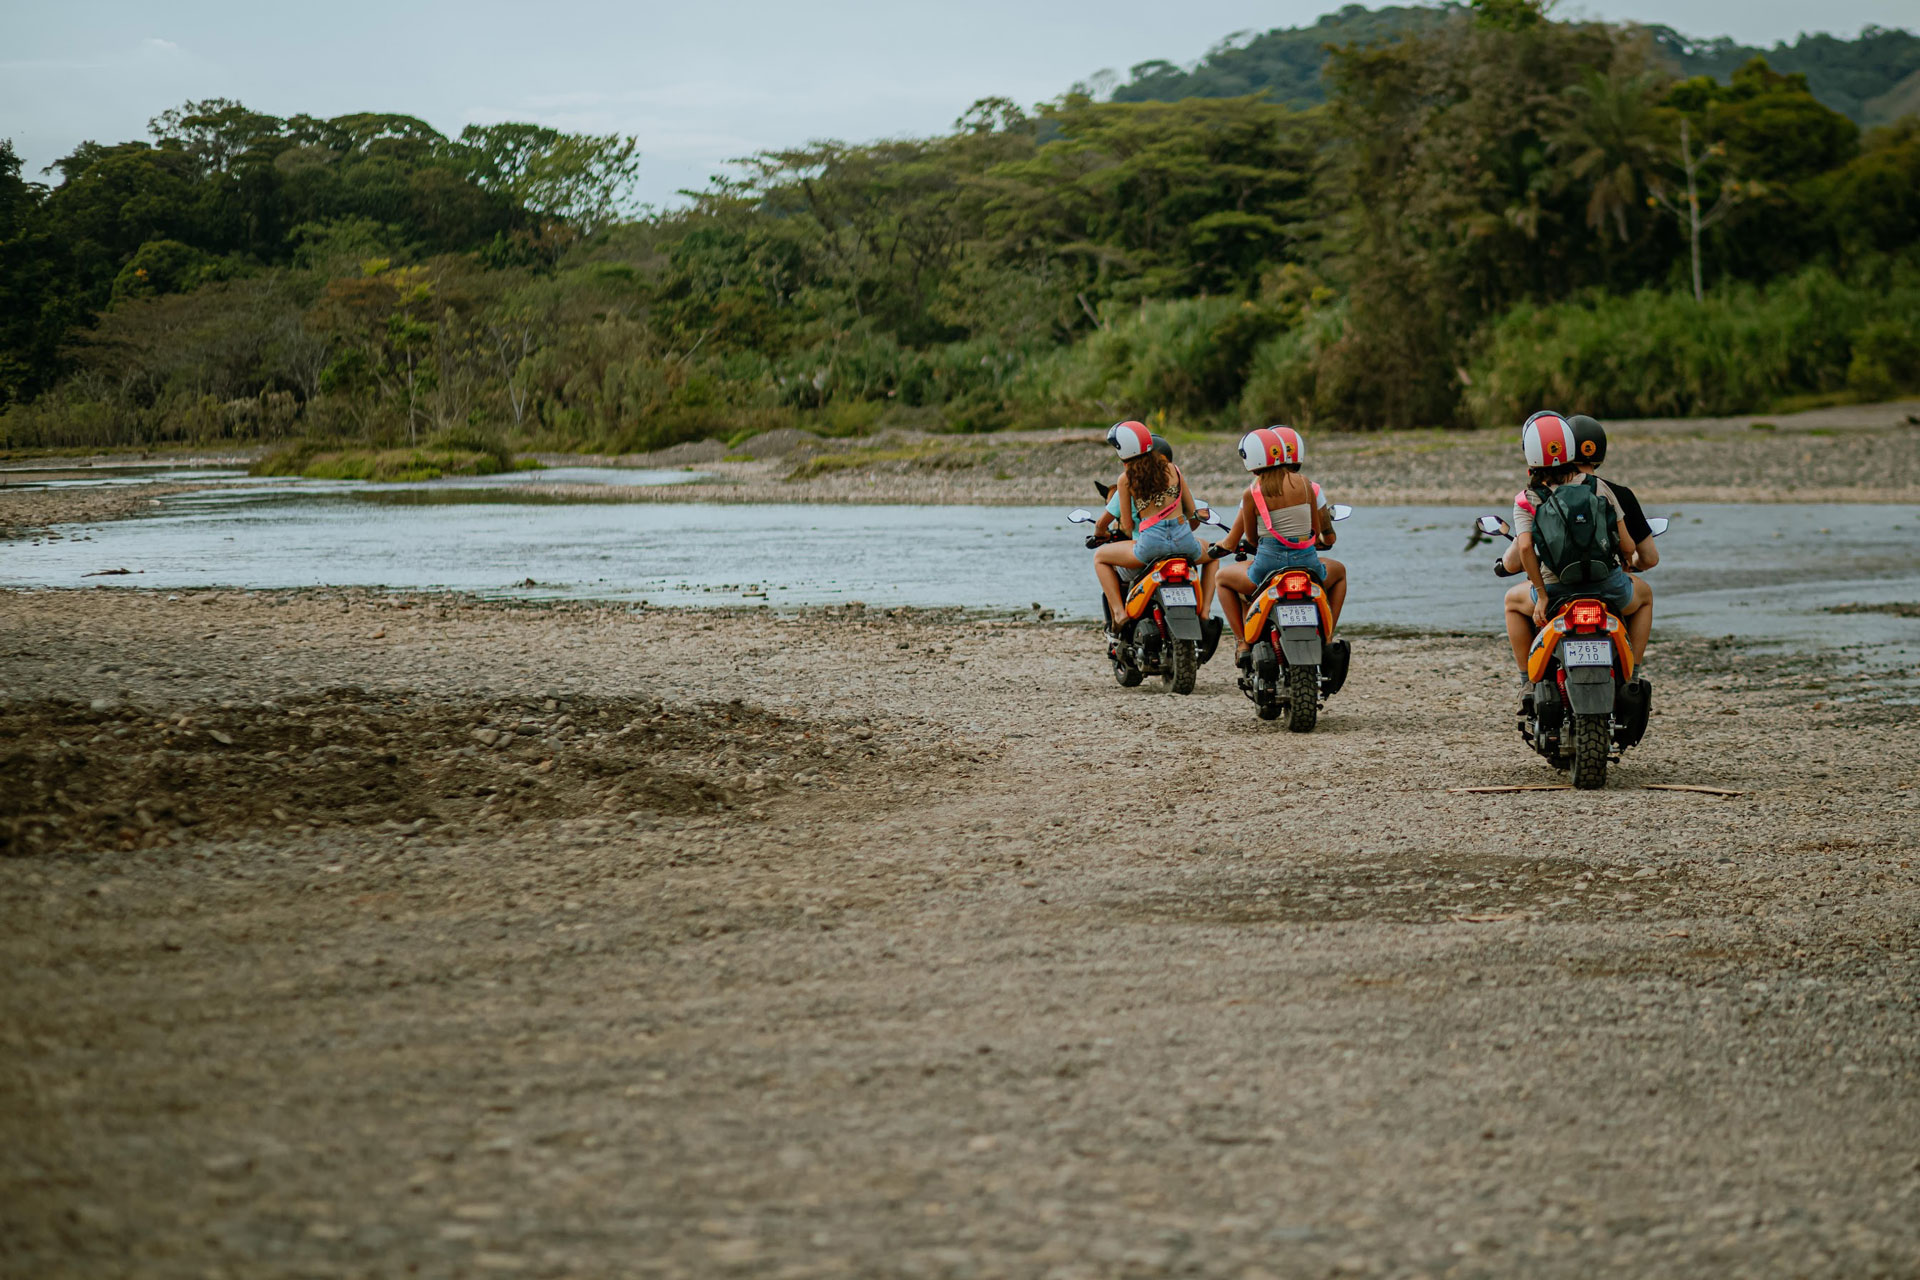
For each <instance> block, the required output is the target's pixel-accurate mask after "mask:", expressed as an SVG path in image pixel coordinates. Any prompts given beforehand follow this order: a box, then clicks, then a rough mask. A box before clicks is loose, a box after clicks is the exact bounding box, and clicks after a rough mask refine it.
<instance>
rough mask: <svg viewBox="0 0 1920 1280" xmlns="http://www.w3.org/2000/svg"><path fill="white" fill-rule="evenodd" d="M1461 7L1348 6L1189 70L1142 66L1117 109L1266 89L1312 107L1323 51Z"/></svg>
mask: <svg viewBox="0 0 1920 1280" xmlns="http://www.w3.org/2000/svg"><path fill="white" fill-rule="evenodd" d="M1458 12H1460V9H1459V7H1458V6H1454V5H1447V6H1443V7H1439V8H1429V7H1426V6H1421V7H1418V8H1415V7H1413V6H1410V5H1388V6H1386V7H1385V8H1381V9H1369V8H1367V7H1366V6H1365V5H1359V4H1350V5H1347V6H1346V7H1345V8H1343V9H1341V10H1340V11H1339V12H1338V13H1329V14H1325V15H1323V16H1322V17H1321V18H1320V19H1319V20H1318V21H1316V22H1315V23H1314V24H1313V25H1312V26H1308V27H1275V28H1274V29H1273V30H1271V31H1269V32H1267V33H1266V34H1264V35H1257V36H1256V35H1254V34H1253V33H1252V32H1249V31H1242V32H1238V33H1236V34H1234V35H1231V36H1228V37H1227V38H1226V39H1225V40H1223V41H1221V42H1220V43H1219V44H1217V45H1215V46H1214V47H1213V48H1212V49H1211V50H1209V51H1208V52H1207V56H1206V57H1204V58H1202V59H1200V61H1199V62H1197V63H1195V64H1194V65H1193V66H1192V67H1191V68H1182V67H1177V66H1175V65H1174V64H1173V63H1171V62H1164V61H1153V62H1142V63H1139V64H1137V65H1135V66H1134V67H1132V68H1131V69H1130V71H1129V74H1130V75H1131V76H1132V79H1130V80H1128V81H1127V82H1126V83H1125V84H1122V85H1120V86H1118V87H1117V88H1115V89H1114V91H1113V100H1114V101H1115V102H1171V101H1177V100H1178V99H1180V98H1237V97H1239V96H1240V95H1241V94H1246V93H1259V92H1260V91H1261V90H1263V89H1264V90H1265V91H1266V92H1267V93H1268V94H1270V95H1271V96H1272V97H1273V100H1274V101H1275V102H1281V103H1285V104H1286V105H1287V106H1290V107H1310V106H1313V105H1314V104H1315V103H1318V102H1325V101H1326V99H1327V91H1326V87H1325V86H1324V84H1323V83H1322V82H1321V79H1320V69H1321V68H1322V67H1324V66H1325V65H1326V62H1327V54H1326V46H1328V45H1330V44H1333V45H1341V44H1355V43H1359V44H1370V43H1373V42H1375V41H1382V40H1392V39H1394V38H1396V37H1398V36H1402V35H1406V34H1407V33H1408V32H1412V31H1422V30H1425V29H1427V28H1429V27H1435V26H1438V25H1440V24H1441V23H1443V22H1445V21H1447V19H1448V18H1450V17H1452V16H1453V15H1454V14H1456V13H1458Z"/></svg>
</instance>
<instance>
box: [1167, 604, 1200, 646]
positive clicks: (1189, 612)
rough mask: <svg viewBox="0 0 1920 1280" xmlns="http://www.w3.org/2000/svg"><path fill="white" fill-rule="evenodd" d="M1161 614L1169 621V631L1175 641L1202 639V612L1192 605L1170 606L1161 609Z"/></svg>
mask: <svg viewBox="0 0 1920 1280" xmlns="http://www.w3.org/2000/svg"><path fill="white" fill-rule="evenodd" d="M1160 612H1161V614H1162V615H1163V616H1164V617H1165V618H1166V620H1167V630H1168V631H1169V632H1170V633H1172V635H1173V638H1174V639H1175V640H1193V641H1198V640H1199V639H1200V611H1199V610H1198V609H1196V608H1194V607H1193V606H1192V605H1190V604H1169V605H1162V606H1161V607H1160Z"/></svg>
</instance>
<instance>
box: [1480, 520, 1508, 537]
mask: <svg viewBox="0 0 1920 1280" xmlns="http://www.w3.org/2000/svg"><path fill="white" fill-rule="evenodd" d="M1473 527H1474V528H1476V529H1478V530H1479V531H1480V532H1482V533H1485V534H1489V535H1491V534H1496V533H1497V534H1499V535H1500V536H1501V537H1503V538H1511V537H1512V536H1513V528H1512V526H1510V525H1509V524H1508V523H1507V522H1506V521H1505V520H1502V519H1501V518H1500V517H1499V516H1481V517H1480V518H1479V519H1478V520H1475V521H1474V522H1473Z"/></svg>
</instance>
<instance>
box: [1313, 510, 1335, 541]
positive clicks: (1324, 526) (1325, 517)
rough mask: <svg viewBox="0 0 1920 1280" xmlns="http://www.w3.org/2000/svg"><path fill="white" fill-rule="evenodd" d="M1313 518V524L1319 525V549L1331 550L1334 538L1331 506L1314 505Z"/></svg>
mask: <svg viewBox="0 0 1920 1280" xmlns="http://www.w3.org/2000/svg"><path fill="white" fill-rule="evenodd" d="M1313 520H1314V523H1315V524H1317V525H1319V526H1320V537H1319V539H1318V544H1319V547H1320V550H1322V551H1327V550H1331V549H1332V547H1333V539H1334V532H1333V510H1332V508H1330V507H1315V508H1314V509H1313Z"/></svg>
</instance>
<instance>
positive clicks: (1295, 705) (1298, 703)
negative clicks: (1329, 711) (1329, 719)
mask: <svg viewBox="0 0 1920 1280" xmlns="http://www.w3.org/2000/svg"><path fill="white" fill-rule="evenodd" d="M1319 721H1320V669H1319V668H1318V667H1288V668H1287V728H1289V729H1291V730H1292V731H1293V732H1295V733H1312V732H1313V726H1314V725H1315V724H1317V723H1319Z"/></svg>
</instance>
